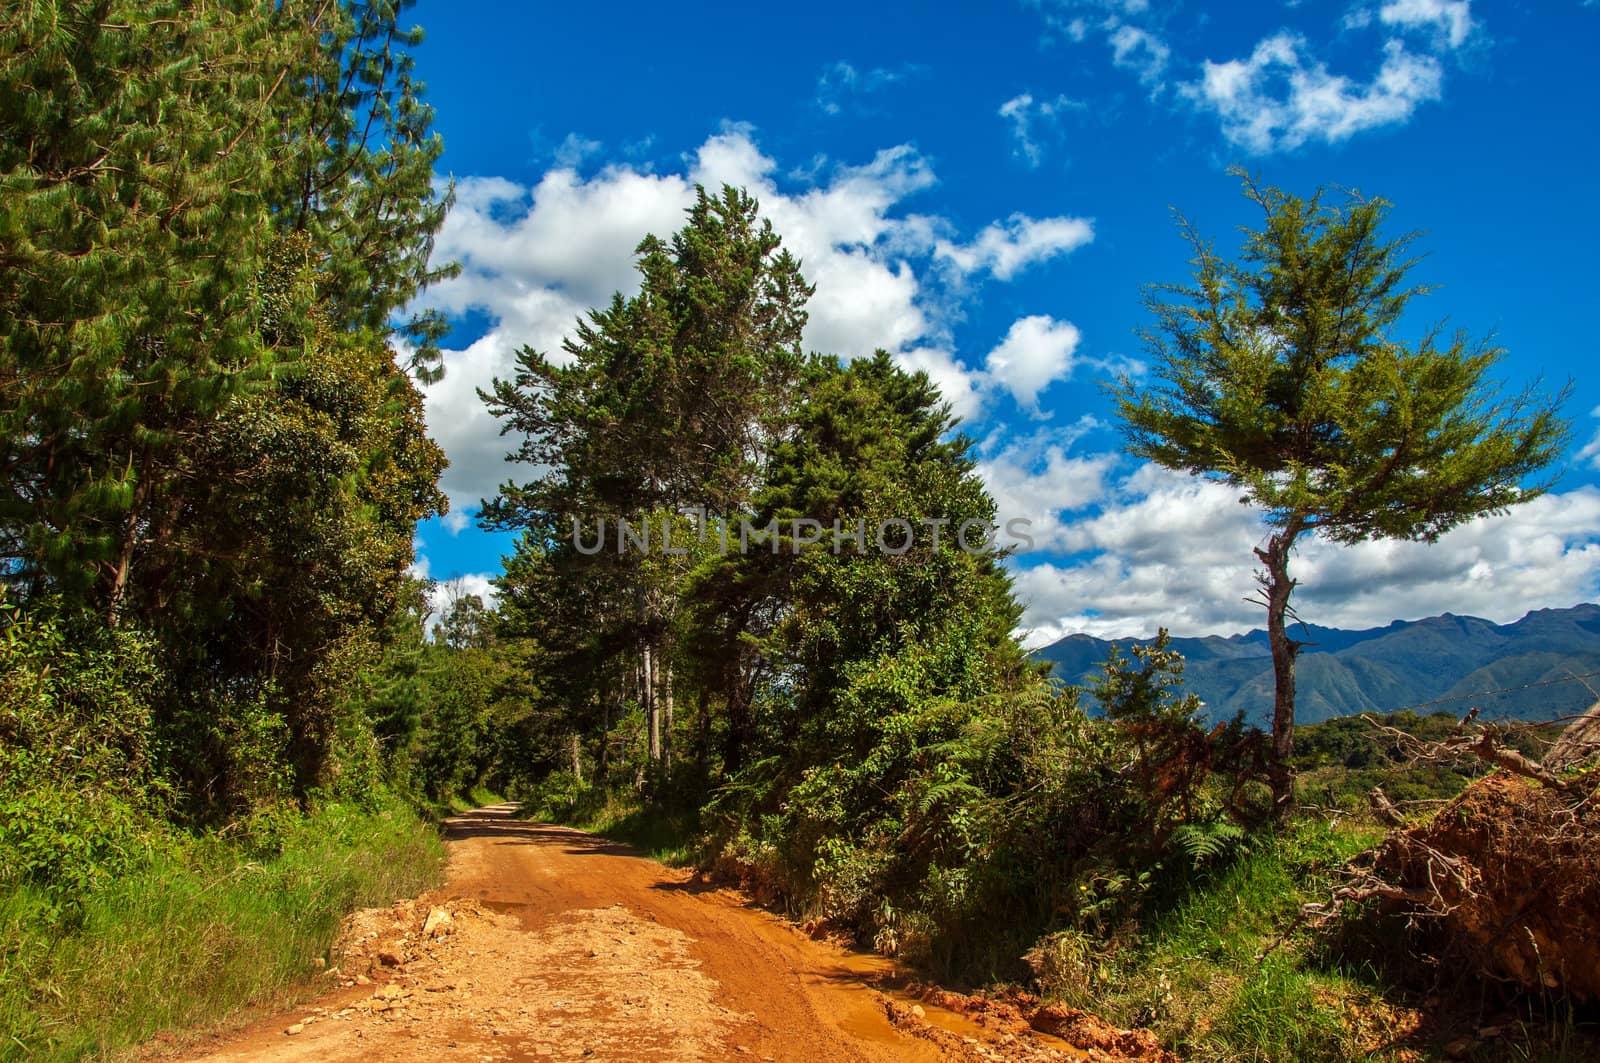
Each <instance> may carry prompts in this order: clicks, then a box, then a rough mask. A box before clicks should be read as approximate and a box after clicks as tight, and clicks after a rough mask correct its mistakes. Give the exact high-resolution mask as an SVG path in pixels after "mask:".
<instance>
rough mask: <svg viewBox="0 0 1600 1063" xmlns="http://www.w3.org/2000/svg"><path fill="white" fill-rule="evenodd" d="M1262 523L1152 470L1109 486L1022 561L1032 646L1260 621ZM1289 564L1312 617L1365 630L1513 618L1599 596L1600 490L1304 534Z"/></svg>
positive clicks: (1217, 487)
mask: <svg viewBox="0 0 1600 1063" xmlns="http://www.w3.org/2000/svg"><path fill="white" fill-rule="evenodd" d="M1265 534H1266V527H1265V525H1264V524H1263V523H1262V521H1261V517H1260V514H1259V513H1258V512H1256V511H1255V510H1254V509H1253V508H1252V507H1249V506H1245V505H1241V504H1240V503H1239V493H1238V492H1237V491H1236V490H1232V489H1230V488H1228V487H1226V486H1225V485H1222V484H1216V483H1210V482H1207V481H1204V480H1201V479H1198V478H1195V477H1190V476H1186V475H1183V474H1181V473H1174V472H1169V471H1166V470H1162V469H1159V468H1156V467H1155V466H1151V465H1143V466H1140V467H1139V468H1137V469H1136V470H1134V472H1133V473H1132V474H1131V475H1130V476H1128V477H1127V478H1126V479H1124V480H1122V481H1120V482H1117V483H1114V484H1112V485H1111V487H1110V492H1109V497H1108V498H1107V500H1106V502H1105V504H1104V505H1103V506H1102V507H1101V508H1100V511H1099V512H1098V513H1097V514H1096V515H1095V516H1093V517H1091V518H1090V519H1088V520H1083V521H1079V522H1077V523H1074V524H1070V525H1065V526H1063V527H1062V529H1061V530H1060V532H1059V534H1058V535H1056V536H1055V537H1054V539H1053V543H1054V545H1055V546H1056V549H1057V550H1058V552H1059V554H1066V555H1070V556H1069V557H1068V558H1067V559H1066V560H1060V559H1058V558H1051V559H1049V560H1046V561H1044V562H1043V563H1037V564H1026V562H1027V561H1028V560H1029V559H1024V563H1025V565H1026V567H1022V566H1019V567H1018V568H1017V571H1016V573H1015V574H1016V580H1017V587H1018V592H1019V595H1020V596H1021V597H1022V599H1023V601H1024V603H1025V607H1026V612H1025V614H1024V617H1023V625H1024V626H1025V627H1026V628H1028V629H1029V632H1030V634H1029V643H1030V645H1040V644H1043V643H1046V642H1049V641H1052V640H1053V639H1055V638H1059V637H1061V636H1062V635H1066V634H1071V633H1073V632H1077V631H1082V632H1086V633H1088V634H1092V635H1099V636H1103V637H1110V636H1130V635H1151V634H1154V633H1155V631H1156V629H1157V628H1158V627H1166V628H1168V629H1169V630H1171V631H1172V632H1173V633H1174V634H1180V635H1201V634H1223V633H1228V632H1233V631H1245V630H1248V629H1250V628H1253V627H1260V626H1262V624H1263V622H1264V617H1265V614H1264V611H1263V609H1262V608H1261V606H1259V605H1257V604H1253V603H1250V602H1246V601H1245V600H1244V599H1245V598H1246V597H1247V596H1249V595H1250V594H1252V592H1253V591H1254V588H1255V583H1254V572H1255V570H1256V567H1257V566H1256V564H1255V559H1254V557H1253V556H1252V554H1251V547H1252V546H1254V545H1256V544H1257V543H1259V542H1261V541H1262V539H1263V537H1264V535H1265ZM1291 573H1292V574H1293V575H1294V576H1295V577H1296V578H1298V579H1299V580H1300V581H1301V586H1300V588H1299V589H1298V590H1297V592H1296V594H1295V599H1294V603H1295V605H1296V606H1297V608H1298V611H1299V613H1300V615H1301V617H1302V618H1303V619H1305V620H1306V621H1307V622H1309V623H1315V624H1323V625H1327V626H1333V627H1346V628H1362V627H1372V626H1377V625H1382V624H1387V623H1388V622H1389V621H1391V620H1394V619H1396V618H1397V617H1398V618H1402V619H1417V618H1420V617H1425V616H1433V615H1437V614H1439V613H1442V612H1455V613H1463V614H1470V615H1475V616H1482V617H1485V618H1487V619H1489V620H1493V621H1496V622H1500V623H1504V622H1509V621H1511V620H1515V619H1517V618H1518V617H1520V616H1522V615H1523V614H1524V613H1526V612H1527V611H1528V610H1530V609H1539V608H1546V607H1564V606H1570V605H1573V604H1575V603H1577V602H1580V601H1587V600H1593V599H1594V598H1595V597H1596V596H1597V595H1600V489H1597V488H1594V487H1581V488H1578V489H1576V490H1573V491H1570V492H1565V493H1561V494H1550V495H1545V496H1542V497H1540V498H1537V499H1535V500H1533V501H1531V502H1529V503H1526V504H1525V505H1522V506H1519V507H1517V508H1515V509H1513V510H1512V511H1511V512H1510V513H1508V514H1506V515H1504V516H1500V517H1491V518H1486V519H1483V520H1479V521H1474V522H1472V523H1470V524H1466V525H1463V526H1462V527H1459V528H1457V529H1456V530H1454V531H1452V532H1450V533H1448V534H1446V535H1445V536H1443V537H1442V538H1441V539H1440V540H1439V541H1438V542H1437V543H1434V544H1432V545H1430V544H1426V543H1412V542H1395V541H1374V542H1365V543H1358V544H1356V545H1354V546H1348V547H1346V546H1339V545H1336V544H1332V543H1327V542H1324V541H1321V540H1315V539H1314V540H1310V541H1304V540H1303V541H1302V546H1301V548H1300V549H1299V550H1298V551H1297V553H1296V555H1295V559H1294V561H1293V564H1292V568H1291Z"/></svg>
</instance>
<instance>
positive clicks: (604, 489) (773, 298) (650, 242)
mask: <svg viewBox="0 0 1600 1063" xmlns="http://www.w3.org/2000/svg"><path fill="white" fill-rule="evenodd" d="M688 214H689V218H688V222H687V224H686V225H685V226H684V228H683V229H682V230H680V231H679V232H678V233H677V234H675V235H674V236H673V238H672V240H671V241H670V242H667V241H662V240H660V239H659V238H657V237H655V236H648V237H646V238H645V239H644V240H643V241H642V242H641V243H640V245H639V248H638V255H639V263H638V268H639V272H640V275H641V278H642V285H641V290H640V292H639V294H638V295H637V296H634V297H633V298H631V299H628V298H624V297H623V296H622V295H621V294H620V293H619V294H617V295H616V296H615V297H614V298H613V300H612V302H611V304H610V305H609V306H608V307H606V308H605V309H601V310H595V311H593V312H591V314H590V315H589V318H588V320H586V321H580V322H579V323H578V326H577V328H576V330H575V332H574V334H573V336H572V338H571V339H569V340H568V341H567V342H566V344H565V345H564V346H565V350H566V353H567V354H568V356H569V357H570V361H569V362H567V363H566V364H562V365H557V364H556V363H554V362H552V361H551V360H550V359H549V358H548V357H546V356H545V355H544V354H542V353H540V352H537V351H533V350H531V349H526V348H525V349H524V350H523V351H522V352H521V353H520V354H519V356H518V361H517V367H518V368H517V374H516V376H515V377H514V378H513V379H511V380H496V381H495V383H494V388H493V390H492V392H490V393H484V394H483V396H482V397H483V399H484V401H485V402H487V403H488V405H489V409H490V410H491V412H493V413H494V414H495V415H496V416H497V417H499V418H501V419H502V421H503V422H504V429H503V430H504V431H506V432H515V433H518V434H520V435H521V437H522V439H521V442H520V444H519V446H518V448H517V449H516V450H515V451H514V452H513V453H512V455H511V458H512V459H513V460H516V461H521V462H526V463H528V464H532V465H535V466H539V467H542V468H544V469H546V470H547V471H546V472H545V473H544V474H543V475H542V476H541V477H540V478H539V479H537V480H535V481H533V482H532V483H529V484H524V485H518V484H513V483H507V484H505V485H503V486H502V487H501V489H500V494H499V496H498V497H496V498H495V499H493V500H490V501H487V502H485V504H484V509H483V520H484V522H485V524H486V525H487V526H489V527H493V528H501V529H515V530H519V531H523V532H524V533H525V545H524V546H523V547H519V551H526V552H530V553H532V554H536V555H537V556H539V557H541V558H545V559H547V562H548V563H552V564H555V565H558V566H561V567H564V568H570V569H571V570H572V572H573V578H574V579H581V584H582V587H583V588H584V589H583V591H581V592H574V593H578V594H579V600H582V601H585V602H587V603H588V604H589V607H590V609H589V613H588V620H587V622H586V626H587V627H588V628H589V629H591V630H598V631H604V632H607V633H608V634H607V635H606V636H604V641H605V642H607V643H608V644H609V643H614V642H620V643H624V644H631V649H630V650H629V652H630V653H631V654H632V655H633V656H634V658H635V662H636V680H635V681H634V683H633V685H634V686H635V687H636V689H637V690H638V692H639V698H640V700H641V702H642V703H643V705H644V708H645V716H646V730H647V735H648V745H649V749H650V754H651V759H652V760H653V761H656V762H658V763H664V762H665V761H667V760H668V758H669V756H670V753H669V748H668V743H667V741H666V740H665V739H664V738H663V737H662V736H663V735H664V734H669V733H670V722H669V721H670V717H671V715H672V711H673V709H672V705H673V702H672V696H673V695H672V691H673V677H672V666H673V660H674V653H673V651H672V647H671V644H670V643H671V638H670V633H671V631H672V629H673V624H674V616H675V612H676V604H675V603H676V599H677V594H678V589H677V587H676V586H675V584H676V583H678V582H680V581H681V578H682V576H683V574H684V573H685V572H686V571H687V564H686V563H685V564H683V565H678V566H676V567H674V566H673V565H671V564H670V563H669V564H667V565H666V566H665V568H663V566H662V564H661V562H663V561H668V562H670V560H671V559H669V558H657V557H652V558H651V559H650V561H651V562H655V564H653V565H652V564H647V563H646V562H645V561H644V559H643V558H641V557H640V556H639V555H638V554H633V555H631V556H624V555H622V554H621V553H620V552H618V551H613V550H604V551H602V552H601V553H600V554H599V555H597V556H595V557H592V558H590V557H584V556H582V555H580V554H579V553H578V552H577V551H576V550H574V549H573V547H572V537H573V535H574V528H575V524H574V522H577V525H581V526H583V527H587V528H590V529H596V528H598V526H599V525H600V522H601V521H608V522H610V523H609V527H610V528H611V529H612V534H613V535H615V534H616V527H617V524H616V522H617V521H619V520H629V521H632V522H635V523H636V524H649V525H650V526H651V527H655V528H659V527H660V526H661V523H662V522H663V521H668V520H672V519H674V518H675V517H676V515H677V514H678V513H680V512H681V511H684V510H686V509H696V510H698V511H700V513H701V514H702V515H703V516H704V517H708V518H709V517H714V516H727V515H729V514H737V513H743V512H744V511H745V510H746V509H747V507H748V505H749V502H750V498H751V495H752V493H753V491H754V489H755V487H756V485H757V483H758V482H759V474H760V471H761V464H762V459H763V453H764V448H765V447H766V446H767V445H768V443H769V441H770V440H771V438H772V436H773V432H774V427H775V426H776V425H777V424H779V423H780V420H781V418H780V415H779V410H780V409H781V407H782V406H783V404H785V403H786V402H788V401H789V389H788V387H787V385H788V383H789V382H790V380H791V379H792V378H793V376H794V373H795V372H796V371H797V369H798V366H799V365H800V362H801V355H800V337H801V331H802V329H803V328H804V326H805V321H806V315H805V309H804V307H805V301H806V300H807V299H808V298H809V297H810V295H811V291H812V289H811V288H810V287H809V286H808V285H807V284H806V283H805V280H804V278H803V277H802V276H801V274H800V270H799V263H798V262H796V261H795V259H794V258H793V257H792V256H791V255H789V254H788V252H786V251H784V250H782V248H781V240H780V239H779V238H778V236H777V235H776V234H775V233H774V232H773V230H772V226H771V224H770V223H768V222H766V221H764V220H762V219H761V218H760V214H759V206H758V204H757V203H756V201H755V200H754V199H753V198H752V197H750V196H749V195H748V194H746V193H744V192H743V191H740V190H737V189H733V188H724V189H723V190H722V192H721V194H720V195H717V196H713V195H711V194H709V193H707V192H706V191H705V190H704V189H698V190H697V193H696V200H695V204H694V206H692V207H691V208H690V209H689V212H688ZM547 544H562V546H560V547H557V548H555V549H554V551H553V552H552V550H551V548H550V547H549V546H548V545H547ZM580 573H581V574H582V575H581V576H579V575H578V574H580ZM508 590H509V588H508ZM622 682H623V683H627V679H626V678H625V677H624V678H623V679H622ZM664 723H666V724H667V726H666V727H665V728H663V724H664Z"/></svg>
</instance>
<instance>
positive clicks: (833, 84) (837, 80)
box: [817, 61, 923, 115]
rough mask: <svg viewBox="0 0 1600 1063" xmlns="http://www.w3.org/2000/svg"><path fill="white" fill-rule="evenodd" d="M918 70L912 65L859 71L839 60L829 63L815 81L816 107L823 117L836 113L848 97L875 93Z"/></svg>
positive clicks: (844, 104) (901, 80)
mask: <svg viewBox="0 0 1600 1063" xmlns="http://www.w3.org/2000/svg"><path fill="white" fill-rule="evenodd" d="M922 71H923V68H922V67H918V66H912V65H907V66H901V67H896V68H894V69H892V70H891V69H889V68H887V67H870V68H868V69H866V70H862V69H859V68H857V67H856V66H854V65H853V64H851V63H846V62H843V61H841V62H837V63H833V64H831V65H830V66H828V67H827V68H826V69H824V70H823V71H822V74H821V75H820V76H819V77H818V78H817V107H818V108H819V109H820V110H821V111H822V113H823V114H828V115H836V114H840V113H841V112H843V111H844V109H845V107H846V106H847V105H848V104H849V103H850V101H851V100H852V98H856V99H859V98H860V97H862V96H866V95H870V94H871V93H874V92H878V91H879V90H881V89H885V88H888V87H889V86H890V85H895V84H898V83H900V82H903V81H905V80H907V79H908V78H911V77H914V76H916V75H917V74H920V73H922Z"/></svg>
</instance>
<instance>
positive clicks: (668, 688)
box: [657, 651, 672, 773]
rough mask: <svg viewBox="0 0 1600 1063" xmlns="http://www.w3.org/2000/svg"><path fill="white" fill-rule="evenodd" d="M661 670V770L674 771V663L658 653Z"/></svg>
mask: <svg viewBox="0 0 1600 1063" xmlns="http://www.w3.org/2000/svg"><path fill="white" fill-rule="evenodd" d="M657 662H658V666H659V667H660V669H661V768H662V770H663V771H664V772H667V773H670V772H671V771H672V662H671V661H670V660H669V659H667V655H666V654H665V653H662V652H660V651H657Z"/></svg>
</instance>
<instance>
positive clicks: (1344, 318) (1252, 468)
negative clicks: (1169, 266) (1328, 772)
mask: <svg viewBox="0 0 1600 1063" xmlns="http://www.w3.org/2000/svg"><path fill="white" fill-rule="evenodd" d="M1241 176H1243V175H1242V174H1241ZM1243 179H1244V191H1245V195H1246V196H1247V197H1248V198H1249V200H1250V201H1251V202H1252V203H1254V204H1255V205H1256V206H1257V207H1258V208H1259V209H1260V211H1261V218H1262V220H1261V224H1260V226H1259V227H1257V228H1250V229H1246V230H1245V238H1244V243H1243V247H1242V249H1241V251H1240V253H1239V255H1238V257H1237V258H1236V259H1233V260H1230V259H1227V258H1225V257H1223V256H1222V255H1220V254H1218V253H1217V251H1216V250H1215V248H1214V247H1213V245H1212V244H1211V243H1209V242H1208V241H1206V240H1205V239H1204V238H1203V237H1202V236H1201V235H1200V233H1199V231H1198V230H1197V229H1196V228H1195V227H1194V226H1192V225H1191V224H1189V223H1188V222H1187V221H1185V220H1182V219H1181V218H1180V226H1181V228H1182V230H1183V233H1184V235H1185V237H1186V238H1187V239H1188V240H1189V243H1190V245H1191V247H1192V248H1193V249H1194V258H1193V260H1192V267H1193V278H1192V281H1191V282H1190V283H1188V284H1183V285H1158V286H1154V287H1152V288H1151V289H1149V292H1148V295H1147V306H1148V308H1149V311H1150V313H1151V315H1152V317H1153V318H1154V323H1153V324H1152V325H1150V326H1148V327H1147V328H1145V329H1144V330H1143V333H1142V334H1143V336H1144V339H1145V341H1146V344H1147V347H1148V349H1149V351H1150V353H1151V355H1152V356H1153V360H1154V370H1153V375H1154V382H1153V383H1151V384H1148V385H1143V384H1141V383H1140V382H1138V381H1135V380H1133V379H1131V378H1128V377H1123V378H1122V379H1121V380H1120V382H1119V383H1118V384H1117V385H1116V387H1115V389H1114V394H1115V397H1116V400H1117V403H1118V408H1119V410H1120V412H1121V415H1122V419H1123V422H1124V425H1125V430H1126V434H1127V438H1128V448H1129V450H1130V451H1131V452H1132V453H1133V454H1136V455H1138V456H1140V457H1144V458H1147V459H1149V460H1151V461H1154V462H1156V463H1158V464H1160V465H1163V466H1165V467H1167V468H1171V469H1182V470H1185V471H1188V472H1190V473H1194V474H1196V475H1200V476H1206V477H1209V478H1213V479H1216V480H1220V481H1221V482H1224V483H1227V484H1229V485H1231V486H1234V487H1237V488H1239V489H1240V490H1241V493H1242V497H1241V501H1245V502H1249V503H1251V504H1253V505H1256V506H1258V507H1260V508H1261V509H1262V510H1263V511H1265V513H1266V518H1267V522H1268V524H1269V525H1270V526H1271V527H1272V529H1273V532H1272V534H1271V535H1270V537H1269V538H1268V540H1267V542H1266V544H1265V545H1264V546H1260V547H1258V548H1257V549H1256V551H1255V553H1256V556H1257V558H1258V559H1259V560H1260V562H1261V564H1262V566H1263V568H1264V572H1263V574H1262V575H1261V576H1260V577H1259V579H1260V583H1261V591H1262V596H1263V602H1262V604H1264V605H1265V606H1266V608H1267V619H1268V633H1269V635H1270V637H1271V640H1272V648H1273V658H1274V671H1275V678H1276V691H1277V693H1276V699H1275V707H1274V717H1273V732H1274V751H1275V756H1276V760H1277V762H1278V764H1279V766H1280V772H1279V779H1278V781H1277V790H1278V799H1279V801H1280V803H1281V802H1284V801H1286V800H1287V796H1288V792H1289V791H1288V786H1289V780H1288V779H1287V777H1286V772H1287V768H1286V765H1287V763H1288V760H1289V757H1290V755H1291V753H1292V742H1293V732H1294V657H1295V655H1296V653H1297V652H1298V650H1299V643H1297V642H1296V641H1295V640H1293V639H1291V638H1289V637H1288V634H1287V631H1286V628H1285V618H1286V617H1287V616H1289V614H1290V607H1289V598H1290V594H1291V593H1292V591H1293V589H1294V586H1295V581H1294V580H1293V579H1291V578H1290V576H1289V559H1290V555H1291V554H1292V552H1293V550H1294V547H1295V544H1296V543H1297V542H1298V541H1299V539H1300V538H1301V537H1302V536H1305V535H1321V536H1323V537H1325V538H1327V539H1328V540H1330V541H1333V542H1338V543H1346V544H1348V543H1356V542H1361V541H1363V540H1367V539H1374V538H1389V539H1415V540H1425V541H1433V540H1435V539H1437V538H1438V537H1439V536H1440V535H1442V534H1443V533H1444V532H1446V531H1448V530H1450V529H1451V528H1453V527H1455V526H1457V525H1459V524H1462V523H1464V522H1466V521H1470V520H1472V519H1474V518H1476V517H1480V516H1484V515H1487V514H1492V513H1500V512H1503V511H1505V510H1506V509H1507V508H1509V507H1510V506H1513V505H1516V504H1518V503H1520V502H1525V501H1527V500H1529V499H1531V498H1534V497H1536V496H1537V495H1538V494H1540V493H1541V492H1542V491H1543V490H1544V489H1545V488H1546V486H1547V483H1546V482H1543V481H1537V480H1534V481H1530V477H1533V476H1534V475H1535V474H1537V473H1538V472H1539V471H1540V470H1542V469H1544V468H1545V467H1547V466H1548V465H1549V464H1550V463H1551V462H1552V461H1553V460H1554V459H1555V458H1556V457H1557V456H1558V455H1559V453H1560V452H1561V448H1562V446H1563V444H1564V443H1565V441H1566V435H1567V428H1566V424H1565V422H1564V421H1563V420H1562V418H1561V416H1560V412H1559V409H1560V406H1561V403H1562V401H1563V399H1564V393H1561V394H1558V395H1557V396H1555V397H1553V398H1551V397H1547V396H1546V395H1545V394H1544V393H1543V392H1542V390H1541V389H1540V388H1539V386H1538V385H1537V384H1535V385H1532V386H1530V387H1528V388H1527V389H1525V390H1522V391H1519V392H1515V393H1511V394H1506V393H1505V392H1504V391H1503V390H1502V389H1501V386H1500V385H1499V383H1498V382H1497V380H1496V379H1495V378H1494V376H1493V371H1494V369H1495V368H1496V366H1497V365H1498V364H1499V363H1500V361H1501V359H1502V357H1503V355H1504V353H1505V352H1504V350H1503V349H1502V348H1500V347H1498V346H1496V345H1495V344H1494V342H1493V340H1492V339H1476V340H1475V339H1472V338H1470V337H1469V336H1468V335H1467V334H1466V333H1464V332H1460V331H1457V332H1451V333H1447V332H1446V331H1445V330H1444V329H1443V327H1442V326H1434V327H1429V328H1424V329H1422V330H1420V331H1419V332H1416V333H1415V338H1413V339H1408V338H1407V334H1406V332H1405V328H1406V326H1407V324H1408V322H1407V321H1406V320H1405V315H1406V311H1407V310H1408V308H1409V307H1410V305H1411V303H1412V301H1413V300H1414V299H1415V298H1416V297H1418V296H1419V295H1421V294H1423V293H1424V292H1425V291H1426V289H1425V288H1422V287H1419V286H1418V285H1416V284H1415V283H1414V282H1412V281H1411V279H1410V273H1411V270H1412V268H1413V267H1414V266H1415V264H1416V260H1415V259H1414V258H1412V257H1410V248H1411V246H1412V244H1413V243H1414V240H1415V237H1414V235H1410V234H1407V235H1400V236H1392V235H1387V234H1386V233H1385V232H1384V223H1385V221H1386V219H1387V216H1388V214H1389V210H1390V206H1389V204H1388V203H1387V202H1386V201H1384V200H1382V199H1369V198H1364V197H1362V196H1360V195H1358V194H1355V193H1350V194H1348V195H1347V196H1345V197H1344V198H1343V200H1342V201H1341V202H1338V203H1332V202H1329V199H1330V197H1329V196H1328V195H1327V194H1325V193H1323V192H1318V193H1316V194H1315V195H1313V196H1311V197H1310V198H1309V199H1305V198H1301V197H1299V196H1295V195H1292V194H1290V193H1287V192H1284V191H1282V190H1281V189H1277V188H1272V187H1267V186H1262V185H1259V184H1257V183H1256V182H1255V181H1253V180H1252V179H1250V178H1249V177H1248V176H1243ZM1413 327H1414V326H1413Z"/></svg>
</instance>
